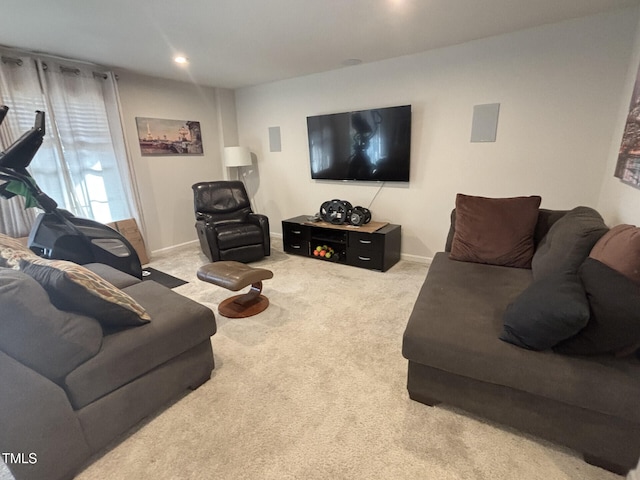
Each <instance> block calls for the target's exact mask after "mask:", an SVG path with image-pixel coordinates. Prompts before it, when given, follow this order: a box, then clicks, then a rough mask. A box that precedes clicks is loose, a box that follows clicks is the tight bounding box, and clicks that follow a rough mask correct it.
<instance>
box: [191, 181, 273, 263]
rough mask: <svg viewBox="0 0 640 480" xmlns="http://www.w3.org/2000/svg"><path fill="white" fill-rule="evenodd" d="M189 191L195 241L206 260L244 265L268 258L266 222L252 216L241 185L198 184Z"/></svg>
mask: <svg viewBox="0 0 640 480" xmlns="http://www.w3.org/2000/svg"><path fill="white" fill-rule="evenodd" d="M191 188H193V203H194V208H195V213H196V230H197V231H198V239H199V240H200V247H201V248H202V251H203V253H204V254H205V255H206V256H207V257H208V258H209V260H211V261H212V262H217V261H219V260H234V261H236V262H243V263H247V262H254V261H256V260H260V259H261V258H263V257H265V256H268V255H270V254H271V240H270V239H269V219H268V218H267V217H266V216H265V215H261V214H258V213H253V211H252V210H251V203H250V202H249V196H248V195H247V191H246V189H245V188H244V184H243V183H242V182H240V181H216V182H200V183H196V184H194V185H193V186H192V187H191Z"/></svg>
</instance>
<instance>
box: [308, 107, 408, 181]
mask: <svg viewBox="0 0 640 480" xmlns="http://www.w3.org/2000/svg"><path fill="white" fill-rule="evenodd" d="M307 132H308V134H309V157H310V161H311V178H313V179H316V180H362V181H372V182H408V181H409V166H410V163H411V162H410V159H411V155H410V151H411V105H402V106H398V107H388V108H375V109H371V110H360V111H355V112H345V113H334V114H329V115H317V116H313V117H307Z"/></svg>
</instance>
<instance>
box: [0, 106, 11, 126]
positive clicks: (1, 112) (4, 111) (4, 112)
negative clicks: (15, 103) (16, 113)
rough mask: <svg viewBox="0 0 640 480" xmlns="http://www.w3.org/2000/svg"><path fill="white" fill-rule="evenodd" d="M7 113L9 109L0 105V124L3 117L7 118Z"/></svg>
mask: <svg viewBox="0 0 640 480" xmlns="http://www.w3.org/2000/svg"><path fill="white" fill-rule="evenodd" d="M8 111H9V107H7V106H6V105H0V124H1V123H2V121H3V120H4V117H6V116H7V112H8Z"/></svg>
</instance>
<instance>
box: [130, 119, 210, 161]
mask: <svg viewBox="0 0 640 480" xmlns="http://www.w3.org/2000/svg"><path fill="white" fill-rule="evenodd" d="M136 125H137V127H138V142H139V143H140V153H141V154H142V155H143V156H158V155H203V153H204V151H203V149H202V133H201V130H200V122H196V121H193V120H165V119H161V118H147V117H136Z"/></svg>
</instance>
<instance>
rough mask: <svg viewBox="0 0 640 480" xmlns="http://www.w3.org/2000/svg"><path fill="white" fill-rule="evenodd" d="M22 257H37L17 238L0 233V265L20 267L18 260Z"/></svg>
mask: <svg viewBox="0 0 640 480" xmlns="http://www.w3.org/2000/svg"><path fill="white" fill-rule="evenodd" d="M23 258H38V256H37V255H36V254H35V253H33V252H32V251H31V250H29V249H28V248H27V247H26V246H25V245H23V244H22V243H20V241H19V240H17V239H15V238H13V237H9V236H7V235H4V234H2V233H0V267H7V268H13V269H14V270H18V269H19V268H20V260H21V259H23Z"/></svg>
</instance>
